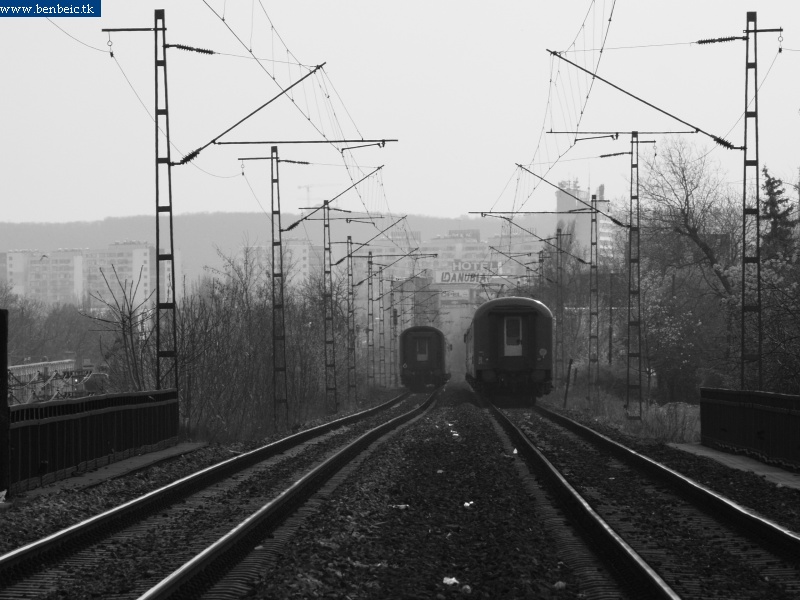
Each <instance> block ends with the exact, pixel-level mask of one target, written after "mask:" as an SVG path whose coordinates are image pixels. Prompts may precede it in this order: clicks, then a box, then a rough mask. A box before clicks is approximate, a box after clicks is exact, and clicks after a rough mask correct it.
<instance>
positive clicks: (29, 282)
mask: <svg viewBox="0 0 800 600" xmlns="http://www.w3.org/2000/svg"><path fill="white" fill-rule="evenodd" d="M2 258H4V259H5V260H0V262H3V263H4V267H5V272H4V273H3V271H2V270H0V276H2V275H5V280H6V281H7V282H8V284H9V286H10V287H11V292H12V293H14V294H17V295H20V296H26V297H29V298H33V299H36V300H40V301H41V302H44V303H46V304H74V305H78V306H84V307H85V308H88V309H102V308H104V307H105V306H106V303H113V298H112V295H113V296H114V297H116V298H117V299H121V296H122V294H123V293H124V294H126V295H128V297H129V299H130V301H131V303H132V305H133V306H134V307H135V306H139V305H140V304H142V303H145V302H147V301H148V300H149V301H153V302H154V301H155V290H156V277H157V276H158V275H159V274H158V267H157V264H156V252H155V247H154V246H153V245H152V244H149V243H147V242H138V241H123V242H115V243H113V244H111V245H110V246H108V247H106V248H102V249H88V248H86V249H80V248H72V249H63V248H59V249H57V250H51V251H47V252H41V251H39V250H9V251H7V252H5V253H3V254H2ZM174 264H175V275H176V282H175V285H176V287H177V290H176V293H173V291H172V290H170V289H169V287H170V273H169V269H168V268H162V269H161V271H162V272H161V273H160V277H161V284H162V286H163V290H164V291H165V292H166V294H164V295H162V299H165V300H166V299H167V298H172V297H176V298H179V297H180V296H181V293H182V285H181V281H180V274H181V272H182V268H181V252H180V251H179V250H177V251H176V252H175V255H174ZM109 286H110V289H109ZM123 289H124V292H123Z"/></svg>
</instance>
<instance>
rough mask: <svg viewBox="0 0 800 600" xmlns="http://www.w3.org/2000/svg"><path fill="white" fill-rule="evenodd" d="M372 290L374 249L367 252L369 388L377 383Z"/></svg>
mask: <svg viewBox="0 0 800 600" xmlns="http://www.w3.org/2000/svg"><path fill="white" fill-rule="evenodd" d="M374 302H375V300H374V293H373V290H372V250H370V251H369V253H368V254H367V332H366V333H367V388H372V387H373V386H374V385H375V320H374V315H375V313H374Z"/></svg>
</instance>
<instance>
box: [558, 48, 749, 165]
mask: <svg viewBox="0 0 800 600" xmlns="http://www.w3.org/2000/svg"><path fill="white" fill-rule="evenodd" d="M547 51H548V52H549V53H550V54H551V55H553V56H555V57H557V58H559V59H561V60H563V61H565V62H566V63H568V64H570V65H572V66H573V67H575V68H576V69H580V70H581V71H584V72H587V73H589V74H590V75H592V77H593V78H594V79H599V80H600V81H602V82H603V83H605V84H607V85H610V86H611V87H613V88H614V89H615V90H618V91H620V92H622V93H623V94H625V95H627V96H630V97H631V98H633V99H634V100H638V101H639V102H641V103H642V104H645V105H647V106H649V107H650V108H652V109H654V110H657V111H658V112H660V113H662V114H664V115H666V116H668V117H670V118H672V119H674V120H676V121H678V122H679V123H683V124H684V125H686V126H687V127H691V128H692V129H695V130H696V131H697V132H698V133H702V134H704V135H706V136H708V137H710V138H711V139H712V140H714V141H715V142H716V143H717V144H719V145H720V146H722V147H723V148H728V149H729V150H734V149H737V148H736V147H735V146H734V145H733V144H731V143H730V142H729V141H727V140H725V139H723V138H721V137H720V136H717V135H714V134H712V133H709V132H707V131H705V130H704V129H701V128H700V127H698V126H696V125H692V124H691V123H689V122H687V121H684V120H683V119H681V118H680V117H677V116H675V115H673V114H672V113H670V112H668V111H666V110H664V109H663V108H659V107H658V106H656V105H655V104H652V103H651V102H648V101H647V100H644V99H643V98H640V97H639V96H636V95H635V94H632V93H631V92H629V91H627V90H625V89H623V88H621V87H619V86H618V85H615V84H613V83H611V82H610V81H608V80H607V79H604V78H602V77H600V76H599V75H597V74H596V73H591V72H589V71H586V69H584V68H583V67H581V66H580V65H578V64H576V63H574V62H572V61H571V60H569V59H567V58H564V57H563V56H561V55H560V54H559V53H558V52H554V51H552V50H547Z"/></svg>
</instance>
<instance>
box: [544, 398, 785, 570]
mask: <svg viewBox="0 0 800 600" xmlns="http://www.w3.org/2000/svg"><path fill="white" fill-rule="evenodd" d="M535 410H536V411H537V412H538V413H539V414H541V415H542V416H544V417H547V418H548V419H550V420H551V421H553V422H555V423H558V424H559V425H561V426H563V427H565V428H567V429H569V430H570V431H572V432H574V433H576V434H578V435H579V436H581V437H583V438H584V439H586V440H588V441H589V442H591V443H593V444H596V445H599V446H602V447H603V448H605V449H607V450H609V451H610V452H612V453H613V454H614V455H615V456H616V457H617V458H620V459H621V460H624V461H627V462H629V463H632V464H634V465H635V466H637V467H638V468H640V469H642V470H644V471H646V472H647V473H648V474H649V475H651V476H654V477H657V478H659V479H661V480H662V481H665V482H667V483H668V484H670V485H672V486H675V487H676V488H677V489H678V490H679V491H680V492H681V493H682V494H683V495H684V496H686V497H689V498H692V499H694V500H696V501H699V502H701V503H702V504H703V505H705V506H707V507H710V508H711V509H712V510H713V511H714V512H715V515H720V514H721V515H724V516H725V517H726V518H727V519H728V520H729V521H731V522H732V523H733V524H734V525H741V526H744V528H745V529H746V530H748V531H750V532H752V533H753V534H755V535H757V536H760V537H762V538H764V539H766V540H768V541H769V542H770V543H771V544H773V545H774V546H776V548H777V549H779V550H780V551H781V552H784V553H786V554H788V555H789V556H790V557H794V558H795V559H796V558H797V557H800V535H798V534H797V533H795V532H793V531H791V530H790V529H787V528H786V527H783V526H782V525H779V524H777V523H775V522H774V521H771V520H770V519H767V518H766V517H763V516H761V515H759V514H757V513H755V512H754V511H752V510H750V509H748V508H745V507H744V506H741V505H740V504H737V503H736V502H734V501H733V500H731V499H730V498H726V497H725V496H723V495H721V494H719V493H717V492H715V491H713V490H711V489H709V488H707V487H705V486H704V485H702V484H700V483H698V482H696V481H694V480H693V479H690V478H689V477H686V476H685V475H682V474H681V473H678V472H677V471H675V470H673V469H670V468H669V467H667V466H665V465H662V464H661V463H659V462H656V461H654V460H653V459H651V458H648V457H647V456H644V455H643V454H639V453H638V452H636V451H635V450H632V449H630V448H628V447H627V446H624V445H622V444H620V443H619V442H615V441H614V440H612V439H611V438H609V437H606V436H605V435H603V434H601V433H599V432H597V431H594V430H593V429H590V428H589V427H586V426H585V425H582V424H580V423H578V422H576V421H573V420H572V419H570V418H568V417H565V416H563V415H560V414H558V413H556V412H553V411H550V410H547V409H546V408H543V407H541V406H536V407H535Z"/></svg>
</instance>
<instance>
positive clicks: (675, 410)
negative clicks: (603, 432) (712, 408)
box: [542, 384, 700, 443]
mask: <svg viewBox="0 0 800 600" xmlns="http://www.w3.org/2000/svg"><path fill="white" fill-rule="evenodd" d="M542 404H543V405H545V406H548V405H549V406H554V407H559V408H561V407H563V406H564V390H563V388H562V389H560V390H556V391H554V392H552V393H551V394H549V395H548V396H546V397H545V398H543V399H542ZM566 406H567V408H568V409H570V410H574V411H577V412H579V413H581V414H583V415H586V416H587V417H589V418H591V419H592V420H597V421H599V422H601V423H603V424H604V425H607V426H609V427H613V428H614V429H618V430H619V431H621V432H623V433H626V434H628V435H633V436H636V437H640V438H643V439H651V440H655V441H659V442H665V443H666V442H675V443H696V442H699V441H700V406H698V405H692V404H687V403H685V402H673V403H669V404H664V405H661V406H659V405H658V404H645V403H643V404H642V411H641V419H631V418H630V417H629V415H628V414H627V413H626V411H625V399H624V398H620V397H618V396H614V395H611V394H608V393H606V392H602V391H601V392H600V393H599V397H595V398H593V400H592V402H589V399H588V395H587V390H586V387H585V386H581V385H580V384H578V386H576V387H573V388H570V392H569V397H568V399H567V405H566ZM631 408H632V409H633V410H632V411H631V415H636V416H638V415H639V407H638V403H637V404H633V405H632V406H631Z"/></svg>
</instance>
